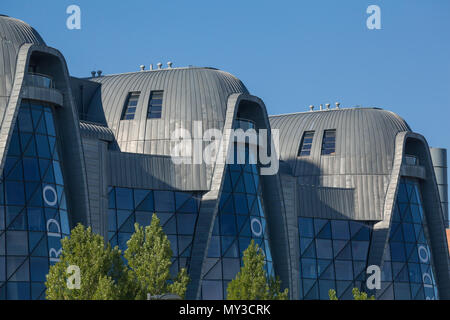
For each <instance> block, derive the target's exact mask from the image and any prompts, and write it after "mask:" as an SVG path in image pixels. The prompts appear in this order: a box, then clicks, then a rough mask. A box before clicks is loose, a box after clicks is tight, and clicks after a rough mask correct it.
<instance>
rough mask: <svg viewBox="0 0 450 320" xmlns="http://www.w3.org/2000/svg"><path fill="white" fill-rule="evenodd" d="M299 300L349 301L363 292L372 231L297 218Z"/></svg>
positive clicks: (346, 223) (348, 223)
mask: <svg viewBox="0 0 450 320" xmlns="http://www.w3.org/2000/svg"><path fill="white" fill-rule="evenodd" d="M298 228H299V235H300V297H299V298H300V299H308V300H309V299H321V300H328V299H329V297H328V291H329V290H330V289H334V290H336V294H337V296H338V298H339V299H352V298H353V296H352V289H353V288H354V287H357V288H359V289H363V288H362V286H363V285H364V281H365V271H366V267H367V256H368V251H369V246H370V240H371V235H372V228H371V227H370V226H368V225H366V224H363V223H359V222H355V221H349V220H326V219H318V218H302V217H300V218H298Z"/></svg>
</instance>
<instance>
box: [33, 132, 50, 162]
mask: <svg viewBox="0 0 450 320" xmlns="http://www.w3.org/2000/svg"><path fill="white" fill-rule="evenodd" d="M35 138H36V145H37V152H38V156H39V157H41V158H47V159H50V158H51V154H50V147H49V145H48V138H47V136H43V135H40V134H37V135H35Z"/></svg>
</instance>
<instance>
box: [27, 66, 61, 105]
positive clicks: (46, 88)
mask: <svg viewBox="0 0 450 320" xmlns="http://www.w3.org/2000/svg"><path fill="white" fill-rule="evenodd" d="M22 98H25V99H30V100H37V101H43V102H48V103H53V104H55V105H59V106H62V105H63V101H64V100H63V95H62V93H61V92H60V91H59V90H58V89H56V88H55V82H54V81H53V78H52V77H50V76H48V75H45V74H39V73H31V72H28V73H27V74H26V75H25V77H24V79H23V88H22Z"/></svg>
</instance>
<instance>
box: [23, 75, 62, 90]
mask: <svg viewBox="0 0 450 320" xmlns="http://www.w3.org/2000/svg"><path fill="white" fill-rule="evenodd" d="M25 85H27V86H30V87H39V88H55V86H54V82H53V79H52V78H51V77H50V76H47V75H45V74H39V73H31V72H29V73H27V75H26V77H25Z"/></svg>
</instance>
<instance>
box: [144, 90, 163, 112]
mask: <svg viewBox="0 0 450 320" xmlns="http://www.w3.org/2000/svg"><path fill="white" fill-rule="evenodd" d="M163 94H164V91H162V90H161V91H152V92H151V94H150V100H149V102H148V111H147V119H158V118H161V111H162V102H163Z"/></svg>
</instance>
